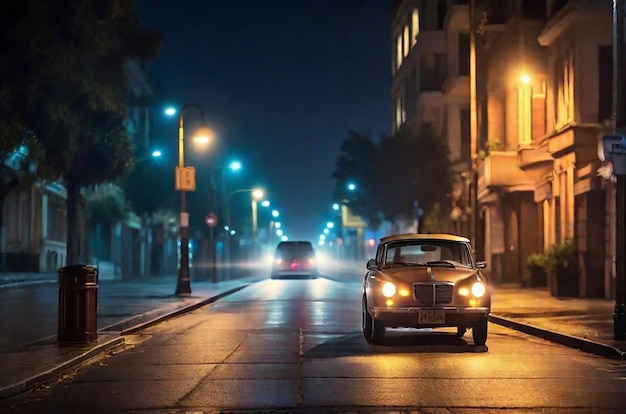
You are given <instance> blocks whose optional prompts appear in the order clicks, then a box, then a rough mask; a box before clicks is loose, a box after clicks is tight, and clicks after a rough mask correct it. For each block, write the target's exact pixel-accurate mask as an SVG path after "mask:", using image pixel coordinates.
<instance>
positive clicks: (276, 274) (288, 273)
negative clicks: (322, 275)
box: [272, 270, 319, 279]
mask: <svg viewBox="0 0 626 414" xmlns="http://www.w3.org/2000/svg"><path fill="white" fill-rule="evenodd" d="M318 276H319V274H318V272H317V271H315V270H274V271H272V279H280V278H289V277H291V278H316V277H318Z"/></svg>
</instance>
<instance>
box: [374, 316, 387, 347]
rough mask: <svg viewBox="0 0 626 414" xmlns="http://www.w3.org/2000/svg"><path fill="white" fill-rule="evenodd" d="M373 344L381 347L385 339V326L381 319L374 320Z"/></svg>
mask: <svg viewBox="0 0 626 414" xmlns="http://www.w3.org/2000/svg"><path fill="white" fill-rule="evenodd" d="M371 326H372V343H373V344H374V345H379V344H382V343H383V339H385V324H384V323H383V321H381V320H380V319H372V325H371Z"/></svg>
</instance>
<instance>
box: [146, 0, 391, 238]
mask: <svg viewBox="0 0 626 414" xmlns="http://www.w3.org/2000/svg"><path fill="white" fill-rule="evenodd" d="M136 3H137V15H138V16H139V18H140V21H141V24H142V26H144V27H146V28H158V29H159V30H160V31H161V33H162V36H163V39H162V48H161V51H160V53H159V57H158V58H157V60H156V61H154V62H153V63H151V65H150V66H151V68H152V70H153V72H154V73H155V75H156V76H157V77H158V78H159V79H160V80H161V82H162V83H163V85H164V87H165V89H166V90H167V92H168V93H169V94H170V95H171V98H172V103H173V104H175V105H177V106H179V107H180V106H182V105H183V104H185V103H190V102H198V103H200V104H201V106H202V108H203V110H204V112H205V116H206V118H207V120H208V122H209V123H210V125H211V127H212V128H213V129H214V130H215V131H216V134H217V140H218V145H217V146H216V147H214V148H213V149H212V153H211V155H205V156H204V158H200V159H199V160H197V161H193V162H195V163H197V164H196V165H194V164H192V162H191V161H190V162H189V163H188V164H191V165H194V166H195V167H196V170H197V171H198V175H199V177H200V176H201V175H202V174H203V171H205V172H206V171H209V170H210V169H211V167H215V166H217V167H219V166H222V165H225V164H226V163H227V162H228V161H229V160H230V159H232V158H238V159H239V160H241V161H242V162H243V163H244V165H245V172H243V176H242V177H239V178H238V179H237V180H234V179H233V180H227V185H228V187H227V188H229V191H230V190H234V189H237V188H242V187H245V186H253V185H259V186H263V187H264V188H265V189H266V190H267V193H268V198H269V199H270V200H271V202H272V204H273V205H274V207H276V208H277V209H279V210H280V212H281V218H282V221H283V223H284V226H285V230H286V231H287V233H288V235H289V236H290V238H291V239H294V238H304V239H313V238H317V235H318V234H319V232H320V231H321V229H322V228H323V225H324V223H325V221H326V219H327V216H329V215H330V214H331V211H330V209H331V205H332V203H333V201H334V200H333V199H332V194H333V185H334V181H333V179H332V177H331V174H332V172H333V170H334V165H335V161H336V159H337V157H338V155H339V147H340V143H341V141H342V140H343V139H344V138H345V137H346V136H347V131H348V130H356V131H359V132H363V133H365V134H369V135H370V136H372V137H374V138H377V137H378V136H379V135H380V133H381V132H383V133H388V132H389V129H390V125H391V120H390V113H391V110H390V52H389V42H390V41H389V24H390V19H391V0H204V1H200V0H194V1H191V0H136ZM192 116H194V115H191V113H189V115H185V121H186V120H187V117H189V118H191V117H192ZM196 116H197V115H196ZM164 129H166V131H161V132H163V133H164V134H165V135H169V134H170V133H171V134H172V142H175V140H176V139H177V138H176V137H177V125H176V123H175V122H174V123H173V125H172V126H167V127H164ZM170 129H171V132H170ZM189 151H190V150H189ZM187 152H188V151H187V150H186V154H187ZM192 157H195V155H190V156H189V157H186V158H192ZM198 157H200V156H198ZM198 164H199V165H198ZM198 185H201V181H200V178H199V180H198ZM259 225H260V223H259Z"/></svg>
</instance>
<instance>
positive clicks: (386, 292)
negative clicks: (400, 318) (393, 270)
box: [383, 282, 396, 298]
mask: <svg viewBox="0 0 626 414" xmlns="http://www.w3.org/2000/svg"><path fill="white" fill-rule="evenodd" d="M395 294H396V285H394V284H393V283H391V282H387V283H385V284H384V285H383V296H385V297H386V298H390V297H392V296H393V295H395Z"/></svg>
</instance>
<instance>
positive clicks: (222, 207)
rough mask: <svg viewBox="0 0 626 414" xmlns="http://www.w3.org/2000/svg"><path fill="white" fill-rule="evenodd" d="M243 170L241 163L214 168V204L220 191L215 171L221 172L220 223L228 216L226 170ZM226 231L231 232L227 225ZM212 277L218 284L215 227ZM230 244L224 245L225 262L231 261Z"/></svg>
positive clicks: (212, 197)
mask: <svg viewBox="0 0 626 414" xmlns="http://www.w3.org/2000/svg"><path fill="white" fill-rule="evenodd" d="M241 168H242V165H241V163H240V162H239V161H232V162H231V163H229V164H228V166H221V167H213V169H212V170H211V191H212V195H211V202H212V203H214V202H215V194H216V192H217V191H218V187H217V185H216V183H215V171H216V170H219V171H220V187H219V194H220V200H221V201H220V207H219V208H220V212H219V214H220V215H221V216H220V219H219V221H220V222H223V221H222V220H223V218H224V214H226V170H227V169H229V170H231V171H235V172H236V171H239V170H240V169H241ZM211 207H212V208H214V207H215V206H214V205H212V206H211ZM223 227H224V229H225V230H226V231H228V232H230V231H231V230H230V228H229V227H228V226H227V225H226V226H223ZM210 244H211V275H212V277H211V278H212V280H213V282H217V269H216V260H217V251H216V250H217V249H216V246H215V239H214V238H213V227H211V242H210ZM229 245H230V243H229V242H228V239H227V240H226V242H225V243H224V259H225V261H228V260H229V255H230V246H229Z"/></svg>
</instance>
